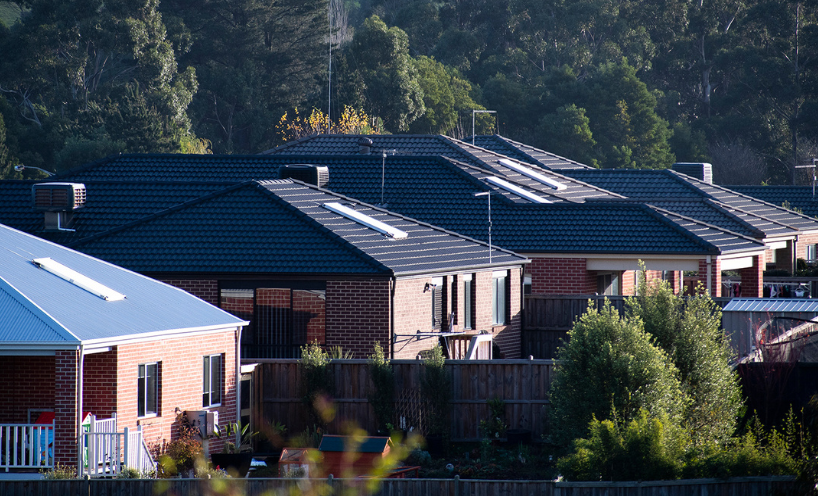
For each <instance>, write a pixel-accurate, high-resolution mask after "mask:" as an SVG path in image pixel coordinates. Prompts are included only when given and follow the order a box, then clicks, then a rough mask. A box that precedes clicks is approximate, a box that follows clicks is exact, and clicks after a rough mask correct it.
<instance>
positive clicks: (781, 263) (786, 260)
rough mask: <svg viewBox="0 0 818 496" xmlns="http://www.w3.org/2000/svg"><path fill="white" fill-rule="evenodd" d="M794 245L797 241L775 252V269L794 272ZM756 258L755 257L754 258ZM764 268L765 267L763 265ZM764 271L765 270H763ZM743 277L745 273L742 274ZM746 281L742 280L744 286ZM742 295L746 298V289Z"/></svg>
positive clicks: (789, 242) (790, 242) (788, 243)
mask: <svg viewBox="0 0 818 496" xmlns="http://www.w3.org/2000/svg"><path fill="white" fill-rule="evenodd" d="M794 243H795V241H787V247H786V248H781V249H780V250H776V251H775V268H776V269H784V270H788V271H790V272H793V271H794V269H795V267H794V266H793V262H794V261H795V260H794V259H795V255H794V246H793V245H794ZM753 258H755V257H753ZM753 263H755V262H753ZM762 267H764V265H762ZM761 270H764V269H761ZM742 277H743V273H742ZM743 281H744V279H742V286H744V284H743ZM741 295H742V296H744V288H742V291H741Z"/></svg>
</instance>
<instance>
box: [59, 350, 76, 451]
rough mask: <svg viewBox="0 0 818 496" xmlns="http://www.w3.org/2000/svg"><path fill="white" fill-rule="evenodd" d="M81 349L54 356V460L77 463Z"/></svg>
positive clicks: (61, 352)
mask: <svg viewBox="0 0 818 496" xmlns="http://www.w3.org/2000/svg"><path fill="white" fill-rule="evenodd" d="M78 355H79V351H77V350H70V351H58V352H56V355H55V357H54V421H55V426H54V462H55V463H61V464H66V465H72V466H76V465H77V414H76V412H77V376H78V374H79V359H78Z"/></svg>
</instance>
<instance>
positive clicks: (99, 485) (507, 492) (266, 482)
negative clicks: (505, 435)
mask: <svg viewBox="0 0 818 496" xmlns="http://www.w3.org/2000/svg"><path fill="white" fill-rule="evenodd" d="M364 484H365V481H362V480H360V479H356V480H350V479H337V480H326V479H310V480H306V479H301V480H299V479H221V480H199V479H163V480H158V481H157V480H135V479H130V480H128V479H121V480H116V479H114V480H99V479H92V480H55V481H45V480H29V481H19V480H18V481H8V480H0V494H2V495H4V496H33V495H51V494H65V495H74V494H83V495H87V496H171V495H172V496H211V495H225V494H231V495H236V496H240V495H241V496H255V495H267V496H273V495H290V494H324V495H328V496H329V495H336V494H338V495H340V494H350V493H353V494H361V495H366V494H372V495H379V496H380V495H382V496H517V495H519V496H534V495H542V496H575V495H576V496H610V495H617V496H676V495H678V496H682V495H689V494H698V495H706V494H718V495H720V496H744V495H747V494H770V495H775V494H804V492H803V491H800V489H801V488H799V486H798V485H797V483H796V482H795V478H794V477H744V478H733V479H697V480H679V481H655V482H554V481H513V480H502V481H489V480H460V479H458V478H454V479H390V480H382V481H379V482H378V483H377V484H376V485H375V487H374V490H371V489H369V488H367V487H366V486H365V485H364Z"/></svg>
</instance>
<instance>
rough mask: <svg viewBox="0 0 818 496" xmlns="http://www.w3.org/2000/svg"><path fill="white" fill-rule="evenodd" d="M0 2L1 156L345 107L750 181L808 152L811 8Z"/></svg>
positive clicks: (225, 127) (342, 1)
mask: <svg viewBox="0 0 818 496" xmlns="http://www.w3.org/2000/svg"><path fill="white" fill-rule="evenodd" d="M0 4H2V5H4V6H7V7H8V8H4V9H0V99H2V100H3V102H4V103H3V104H1V105H0V113H2V115H3V118H4V123H5V126H4V127H5V134H6V137H5V145H4V146H5V148H6V150H7V151H6V152H5V158H4V160H5V161H6V162H9V161H14V162H15V163H25V164H28V165H33V166H39V167H44V168H47V169H52V170H53V169H63V168H67V167H72V166H74V165H77V164H78V163H81V162H83V161H85V160H90V159H92V158H98V157H99V156H100V155H103V154H107V153H113V152H118V151H188V152H189V151H203V150H205V149H206V148H207V147H208V146H210V147H211V148H212V150H213V151H216V152H227V153H254V152H258V151H260V150H264V149H267V148H270V147H272V146H275V145H277V144H279V143H280V142H281V139H282V137H281V136H280V135H279V134H278V133H277V132H276V123H277V122H278V121H279V119H280V118H281V116H282V115H284V114H285V113H286V112H292V111H294V110H295V109H300V110H301V111H302V113H304V112H308V111H309V109H311V108H320V109H323V110H324V111H327V112H328V113H329V117H330V118H331V119H333V120H338V119H339V118H340V117H341V113H342V111H343V109H344V108H345V107H346V106H350V107H353V108H357V109H363V110H365V111H366V113H367V114H368V115H369V116H371V117H372V118H373V119H375V120H377V119H380V122H382V123H383V125H384V129H385V131H388V132H393V133H396V132H415V133H419V132H423V133H427V132H432V133H444V134H450V135H454V136H461V137H462V136H463V135H465V134H468V133H469V132H470V129H468V128H467V127H466V126H464V125H463V122H466V121H468V120H470V116H469V115H468V114H469V113H471V110H473V109H480V108H483V109H491V110H494V111H496V112H497V113H496V114H494V115H495V116H496V124H495V125H494V127H493V129H482V130H481V131H482V132H487V131H488V132H490V131H492V130H493V131H497V132H499V133H501V134H503V135H506V136H508V137H510V138H513V139H516V140H519V141H523V142H528V143H531V144H534V145H537V146H541V147H543V148H546V149H548V150H551V151H554V152H556V153H558V154H561V155H564V156H566V157H568V158H571V159H574V160H578V161H580V162H585V163H588V164H591V165H596V166H600V167H668V166H669V165H670V164H671V163H672V162H673V161H674V160H681V161H708V160H709V161H712V162H713V166H714V176H715V177H717V178H720V177H727V178H747V180H748V181H751V182H756V183H758V182H760V181H767V182H790V181H793V180H799V177H797V176H796V174H795V169H794V168H793V166H794V165H796V164H800V163H806V161H807V160H808V159H809V158H811V157H812V156H813V155H815V154H816V153H818V117H816V116H818V112H816V109H818V84H816V81H818V74H816V71H818V0H762V1H758V2H748V1H746V0H714V1H708V2H684V1H682V0H661V1H660V0H644V1H636V0H617V1H611V0H475V1H469V2H462V1H454V0H442V1H434V2H433V1H431V0H389V1H388V2H387V1H386V0H355V1H353V0H332V2H331V5H329V7H330V9H329V11H330V15H328V2H327V1H324V0H201V1H199V0H197V1H193V0H112V1H109V2H102V1H101V0H91V1H82V2H80V1H76V0H67V1H59V2H58V1H56V0H19V1H15V2H8V1H6V2H0ZM4 16H5V17H4ZM329 21H331V26H332V29H330V24H329ZM330 41H332V44H333V46H332V50H330V46H329V42H330ZM330 52H331V53H332V56H331V57H332V58H331V60H332V72H331V76H332V81H331V83H332V84H331V85H329V84H328V83H329V81H328V80H327V75H328V72H327V69H328V68H329V62H330V58H329V57H330ZM329 87H331V95H328V93H327V91H328V88H329ZM328 97H330V98H328ZM329 101H332V105H331V108H329V109H328V107H327V104H328V102H329ZM290 115H292V114H290ZM483 120H484V122H483V124H485V122H488V120H491V119H489V118H488V116H485V115H484V116H483ZM373 122H374V121H373ZM479 130H480V129H479ZM737 156H741V157H743V158H742V159H741V160H738V159H736V158H735V157H737ZM741 163H746V164H751V166H752V168H753V171H752V173H748V174H742V173H741V172H742V171H741ZM736 167H738V168H739V170H738V171H737V172H734V171H735V170H736ZM801 179H802V180H803V179H806V178H801Z"/></svg>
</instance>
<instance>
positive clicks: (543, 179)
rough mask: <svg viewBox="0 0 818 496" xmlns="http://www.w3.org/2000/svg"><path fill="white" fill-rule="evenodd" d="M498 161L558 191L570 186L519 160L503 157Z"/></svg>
mask: <svg viewBox="0 0 818 496" xmlns="http://www.w3.org/2000/svg"><path fill="white" fill-rule="evenodd" d="M498 162H500V163H501V164H503V165H505V166H506V167H508V168H509V169H513V170H515V171H517V172H519V173H520V174H522V175H524V176H526V177H529V178H531V179H533V180H535V181H537V182H538V183H540V184H544V185H546V186H548V187H549V188H554V189H555V190H557V191H562V190H564V189H567V188H568V186H566V185H564V184H562V183H561V182H559V181H556V180H554V179H551V178H550V177H547V176H543V175H542V174H540V173H539V172H536V171H534V170H531V169H529V168H528V167H523V166H522V165H520V164H518V163H517V162H512V161H511V160H508V159H505V158H501V159H500V160H498Z"/></svg>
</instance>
